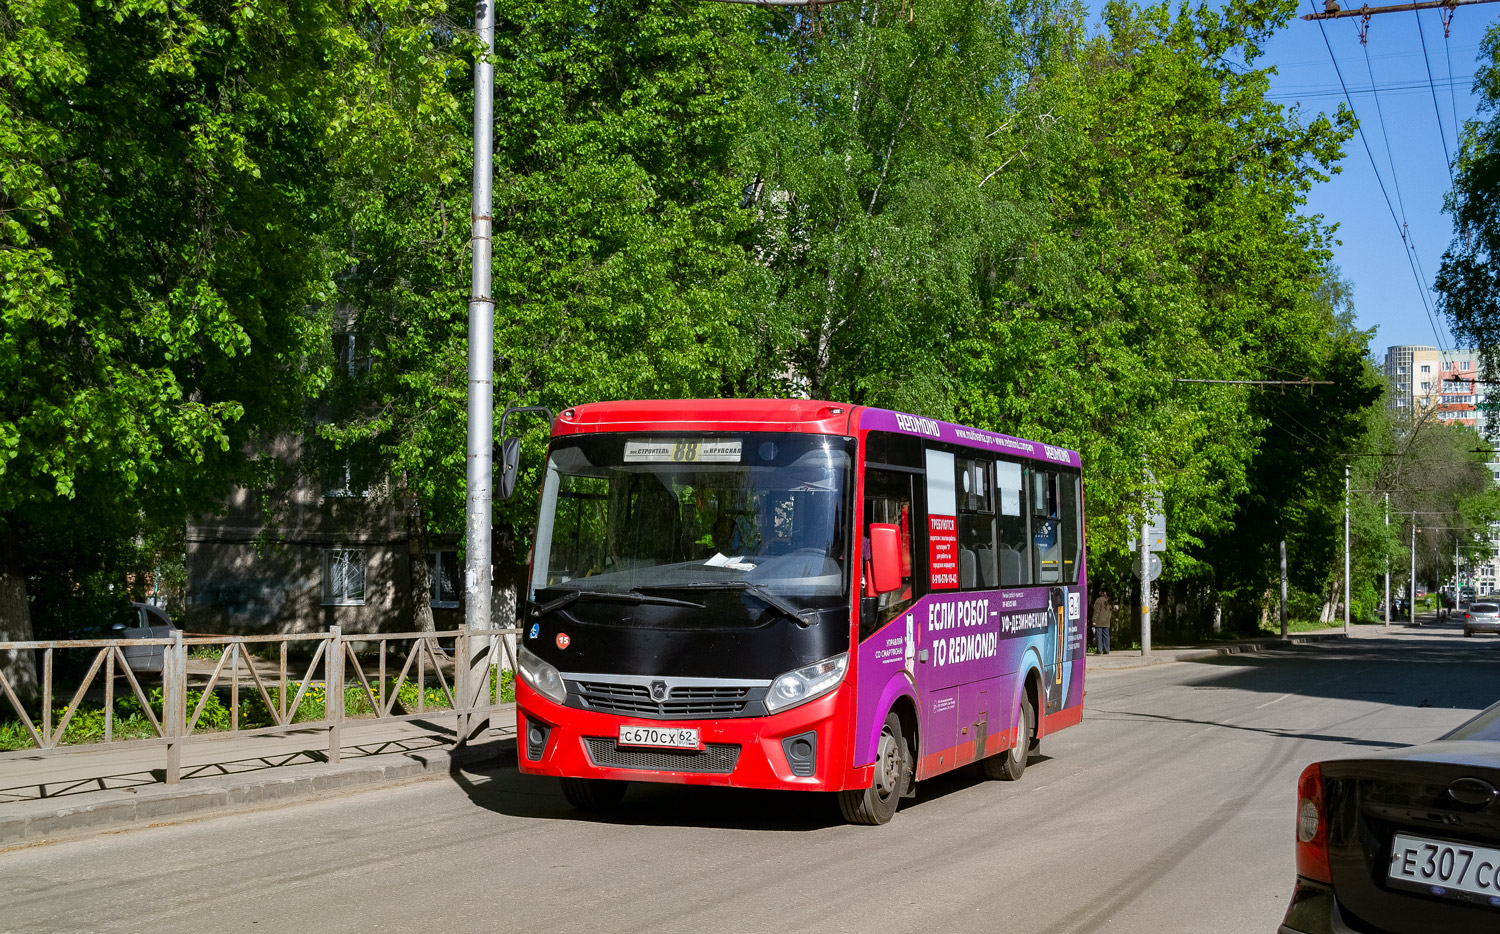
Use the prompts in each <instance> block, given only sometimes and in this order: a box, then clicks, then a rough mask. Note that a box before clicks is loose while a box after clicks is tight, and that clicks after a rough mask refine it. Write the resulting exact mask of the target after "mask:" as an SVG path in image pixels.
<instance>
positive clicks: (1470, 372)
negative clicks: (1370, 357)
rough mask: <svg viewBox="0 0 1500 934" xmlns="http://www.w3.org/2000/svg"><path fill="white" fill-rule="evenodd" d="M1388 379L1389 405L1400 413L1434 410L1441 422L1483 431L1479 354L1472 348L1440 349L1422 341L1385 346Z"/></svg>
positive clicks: (1483, 419) (1410, 413)
mask: <svg viewBox="0 0 1500 934" xmlns="http://www.w3.org/2000/svg"><path fill="white" fill-rule="evenodd" d="M1385 379H1386V385H1387V386H1388V387H1389V388H1390V405H1391V407H1392V408H1394V409H1395V410H1396V411H1398V412H1402V413H1405V414H1407V415H1419V414H1422V413H1424V412H1431V413H1432V414H1433V415H1434V417H1436V418H1437V419H1438V420H1439V421H1442V422H1446V423H1449V424H1459V425H1468V426H1469V427H1470V428H1479V429H1480V430H1483V429H1484V427H1485V426H1486V424H1487V422H1488V418H1487V414H1486V412H1485V411H1484V409H1483V408H1482V407H1481V405H1480V404H1481V403H1483V402H1484V401H1485V395H1484V384H1483V383H1481V382H1479V355H1478V354H1477V353H1475V352H1474V351H1472V350H1439V349H1438V348H1436V347H1428V346H1425V345H1420V344H1400V345H1397V346H1394V347H1388V348H1386V352H1385Z"/></svg>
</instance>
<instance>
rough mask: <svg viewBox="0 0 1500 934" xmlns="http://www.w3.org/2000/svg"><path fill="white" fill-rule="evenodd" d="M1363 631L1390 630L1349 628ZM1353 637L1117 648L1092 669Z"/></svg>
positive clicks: (1095, 660)
mask: <svg viewBox="0 0 1500 934" xmlns="http://www.w3.org/2000/svg"><path fill="white" fill-rule="evenodd" d="M1402 625H1404V624H1402ZM1396 627H1397V624H1395V623H1392V624H1391V629H1395V628H1396ZM1362 630H1363V631H1368V632H1371V633H1375V632H1387V631H1389V630H1387V629H1386V628H1385V627H1384V626H1367V625H1361V626H1351V627H1350V628H1349V632H1350V636H1353V635H1357V634H1358V633H1359V632H1360V631H1362ZM1350 636H1345V635H1344V627H1343V626H1338V627H1334V628H1330V629H1319V630H1316V631H1313V632H1297V633H1292V634H1291V635H1289V636H1288V637H1287V638H1286V639H1284V640H1283V639H1279V638H1278V639H1247V640H1244V641H1240V642H1224V643H1220V644H1218V645H1197V646H1171V645H1164V646H1154V647H1153V648H1152V650H1151V654H1150V655H1149V656H1143V655H1142V653H1141V650H1140V649H1116V650H1114V651H1112V652H1110V653H1109V654H1108V655H1095V654H1090V655H1089V657H1088V670H1089V671H1119V670H1122V669H1128V668H1145V667H1147V666H1150V665H1165V664H1168V663H1170V662H1188V661H1194V660H1198V659H1204V658H1215V657H1218V656H1220V655H1244V654H1246V653H1251V652H1260V651H1264V650H1265V649H1270V648H1277V647H1280V646H1287V645H1299V644H1302V643H1305V642H1324V641H1328V640H1331V639H1346V638H1349V637H1350Z"/></svg>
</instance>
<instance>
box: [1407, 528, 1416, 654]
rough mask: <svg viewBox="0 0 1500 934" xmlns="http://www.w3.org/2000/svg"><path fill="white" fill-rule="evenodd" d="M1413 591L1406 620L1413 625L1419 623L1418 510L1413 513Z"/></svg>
mask: <svg viewBox="0 0 1500 934" xmlns="http://www.w3.org/2000/svg"><path fill="white" fill-rule="evenodd" d="M1408 589H1409V590H1410V591H1411V593H1409V594H1407V596H1409V597H1411V600H1409V601H1408V603H1407V610H1406V617H1407V618H1406V621H1407V622H1408V623H1411V624H1412V625H1413V626H1415V625H1416V624H1417V511H1416V510H1415V509H1413V510H1412V513H1411V584H1410V585H1409V586H1408Z"/></svg>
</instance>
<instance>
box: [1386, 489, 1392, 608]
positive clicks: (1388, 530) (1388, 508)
mask: <svg viewBox="0 0 1500 934" xmlns="http://www.w3.org/2000/svg"><path fill="white" fill-rule="evenodd" d="M1385 535H1386V538H1385V541H1386V544H1387V545H1389V544H1390V542H1391V537H1390V536H1391V494H1390V493H1386V494H1385ZM1385 624H1386V625H1387V626H1389V625H1390V624H1391V555H1390V552H1386V556H1385Z"/></svg>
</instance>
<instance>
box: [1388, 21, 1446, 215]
mask: <svg viewBox="0 0 1500 934" xmlns="http://www.w3.org/2000/svg"><path fill="white" fill-rule="evenodd" d="M1411 15H1412V16H1415V17H1416V18H1417V35H1418V36H1419V37H1421V39H1422V64H1423V65H1426V66H1427V87H1429V88H1430V89H1432V112H1433V114H1435V115H1436V116H1437V123H1438V139H1439V140H1441V141H1442V143H1443V164H1444V165H1445V166H1447V167H1448V184H1449V185H1452V184H1453V156H1452V155H1451V154H1450V153H1449V152H1448V134H1447V133H1446V132H1444V130H1443V109H1442V108H1441V107H1439V106H1438V99H1437V82H1435V81H1433V80H1432V59H1431V58H1430V57H1429V56H1428V55H1427V33H1426V32H1425V31H1424V30H1423V29H1422V14H1420V13H1418V12H1417V11H1416V10H1412V11H1411ZM1365 60H1366V61H1367V62H1368V60H1369V52H1368V51H1367V52H1366V53H1365ZM1448 64H1449V71H1450V74H1449V84H1448V93H1449V94H1452V93H1453V83H1452V74H1451V71H1452V64H1453V62H1452V59H1449V62H1448ZM1377 100H1379V98H1377ZM1457 130H1458V128H1457V127H1456V126H1455V127H1454V132H1455V133H1457ZM1455 138H1456V137H1455Z"/></svg>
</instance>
